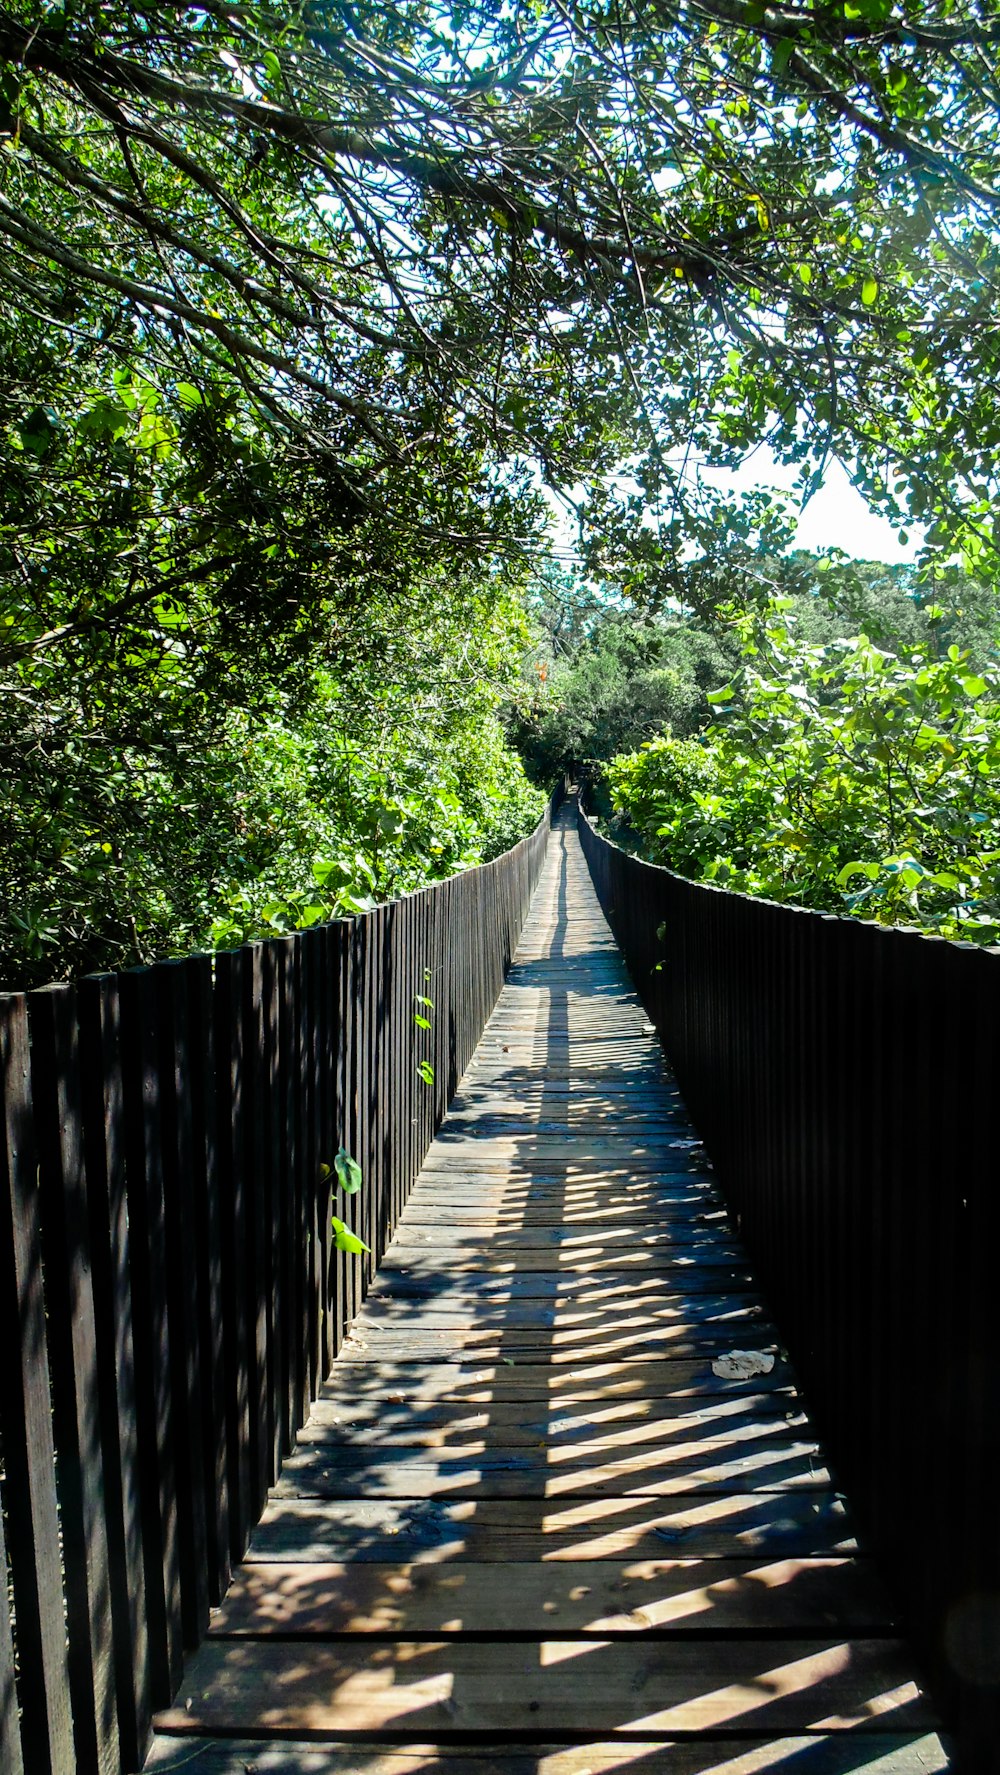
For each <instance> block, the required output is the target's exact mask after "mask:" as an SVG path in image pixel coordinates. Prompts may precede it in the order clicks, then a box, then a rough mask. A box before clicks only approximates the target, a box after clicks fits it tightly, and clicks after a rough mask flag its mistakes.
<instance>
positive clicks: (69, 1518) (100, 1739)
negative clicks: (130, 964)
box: [29, 986, 118, 1775]
mask: <svg viewBox="0 0 1000 1775" xmlns="http://www.w3.org/2000/svg"><path fill="white" fill-rule="evenodd" d="M29 1028H30V1035H31V1094H32V1100H33V1103H34V1111H35V1130H36V1140H37V1144H38V1161H39V1171H38V1175H39V1187H40V1195H41V1211H42V1251H43V1260H44V1265H45V1293H46V1303H47V1307H48V1333H49V1336H48V1343H49V1364H50V1374H51V1381H52V1406H53V1421H54V1427H55V1440H56V1450H57V1465H56V1477H57V1486H58V1493H59V1507H60V1511H59V1513H60V1521H61V1525H62V1550H63V1567H64V1573H65V1588H66V1619H67V1641H68V1648H69V1681H70V1704H71V1707H72V1711H73V1730H74V1739H75V1743H76V1755H77V1764H78V1767H79V1768H80V1770H81V1771H86V1772H87V1775H89V1772H90V1771H96V1772H98V1775H112V1772H113V1771H115V1770H117V1767H118V1723H117V1708H116V1701H115V1660H114V1633H113V1629H112V1615H111V1573H110V1567H109V1561H108V1541H107V1533H106V1529H105V1515H104V1510H105V1499H104V1461H103V1451H102V1448H101V1425H100V1412H99V1405H98V1382H99V1365H98V1360H97V1333H96V1328H95V1324H94V1296H93V1272H92V1269H91V1260H90V1229H89V1223H88V1213H87V1182H86V1172H85V1169H84V1152H83V1124H82V1117H81V1111H80V1063H79V1042H78V1031H77V1021H76V994H75V992H74V990H73V988H72V987H71V986H52V987H47V988H44V989H43V990H42V991H40V992H34V993H32V994H31V997H30V1000H29Z"/></svg>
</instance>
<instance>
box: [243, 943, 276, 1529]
mask: <svg viewBox="0 0 1000 1775" xmlns="http://www.w3.org/2000/svg"><path fill="white" fill-rule="evenodd" d="M240 959H241V967H240V989H241V1018H242V1046H243V1090H244V1105H243V1133H244V1147H243V1175H244V1179H245V1184H244V1189H245V1197H246V1221H245V1225H246V1275H245V1290H246V1307H245V1311H246V1323H247V1359H248V1363H249V1367H248V1372H247V1398H248V1418H249V1423H248V1431H249V1447H248V1461H249V1468H250V1514H251V1516H252V1518H253V1519H254V1520H256V1518H257V1516H258V1515H259V1514H260V1511H261V1510H262V1509H263V1506H264V1500H265V1498H266V1497H267V1490H268V1486H269V1485H270V1484H271V1481H272V1479H273V1477H274V1476H275V1472H276V1469H275V1467H274V1462H273V1450H272V1438H271V1436H270V1434H269V1424H268V1391H269V1389H268V1342H269V1335H270V1304H271V1301H270V1296H271V1276H270V1267H271V1214H270V1188H271V1183H272V1179H271V1175H270V1164H269V1159H270V1148H269V1143H268V1086H269V1080H268V1077H267V1029H266V1016H265V1014H266V1005H265V988H264V949H263V944H261V943H248V944H246V945H245V946H244V948H243V949H241V951H240Z"/></svg>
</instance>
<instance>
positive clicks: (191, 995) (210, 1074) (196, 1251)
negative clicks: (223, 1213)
mask: <svg viewBox="0 0 1000 1775" xmlns="http://www.w3.org/2000/svg"><path fill="white" fill-rule="evenodd" d="M184 968H185V972H186V974H187V980H188V1004H189V1008H190V1023H189V1048H188V1055H189V1075H188V1084H189V1087H190V1092H191V1178H192V1198H193V1210H192V1217H191V1223H190V1226H189V1229H188V1232H189V1241H190V1244H189V1249H190V1253H191V1259H190V1261H191V1262H192V1264H193V1267H194V1270H195V1277H196V1298H197V1312H198V1328H199V1329H198V1355H199V1362H200V1369H201V1377H200V1398H201V1414H202V1433H201V1447H202V1491H203V1496H204V1500H205V1543H206V1544H205V1563H206V1569H207V1581H208V1595H209V1601H210V1602H211V1603H212V1604H216V1603H219V1602H221V1600H222V1597H223V1595H224V1594H225V1591H226V1588H227V1586H228V1583H229V1570H230V1565H229V1481H228V1472H227V1467H228V1459H227V1432H226V1392H225V1372H226V1370H225V1332H224V1328H223V1310H222V1225H221V1217H220V1208H219V1182H218V1106H217V1101H216V1066H215V1028H214V1015H213V1007H214V990H215V989H214V965H213V960H212V957H211V956H208V955H197V956H192V957H191V958H190V959H189V960H188V961H186V962H185V963H184Z"/></svg>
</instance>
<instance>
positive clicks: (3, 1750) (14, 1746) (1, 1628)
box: [0, 1510, 24, 1775]
mask: <svg viewBox="0 0 1000 1775" xmlns="http://www.w3.org/2000/svg"><path fill="white" fill-rule="evenodd" d="M0 1580H2V1581H3V1587H4V1589H3V1600H2V1601H0V1769H3V1770H4V1771H5V1775H24V1759H23V1757H22V1755H21V1726H20V1722H19V1719H18V1708H17V1689H16V1687H15V1684H14V1638H13V1634H12V1632H11V1619H10V1611H9V1609H8V1607H7V1596H6V1591H7V1547H6V1543H5V1541H4V1532H3V1511H2V1510H0Z"/></svg>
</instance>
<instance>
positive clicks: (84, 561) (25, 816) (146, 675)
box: [0, 327, 540, 985]
mask: <svg viewBox="0 0 1000 1775" xmlns="http://www.w3.org/2000/svg"><path fill="white" fill-rule="evenodd" d="M0 369H2V370H3V371H5V372H6V374H0V477H2V483H3V486H4V503H3V509H2V513H0V693H2V694H0V793H2V802H3V810H4V827H5V837H6V839H7V842H6V844H5V845H4V847H3V850H2V852H0V966H2V972H3V977H4V978H5V979H6V980H7V982H8V983H9V984H11V985H23V984H30V983H35V982H38V981H41V980H45V979H49V978H51V977H53V975H55V974H65V973H68V972H79V971H82V970H84V969H87V968H95V967H110V966H116V965H120V964H123V963H127V962H130V961H138V960H148V959H150V958H151V957H153V956H155V955H158V954H163V953H177V952H178V951H180V950H183V949H185V948H189V947H191V946H197V945H202V944H204V943H206V942H209V941H216V942H234V941H238V940H240V939H241V938H242V937H244V936H249V935H254V934H257V933H259V932H261V931H267V930H269V929H284V928H288V926H289V925H291V924H294V923H301V922H304V923H309V922H313V921H314V920H315V919H316V918H318V917H321V916H327V915H330V914H331V913H335V912H341V911H345V910H350V909H351V907H352V906H355V905H357V904H359V903H364V902H365V901H366V900H368V899H370V898H371V897H374V896H379V897H384V896H385V895H387V894H395V893H399V892H405V891H406V890H407V889H408V888H410V887H413V886H415V885H417V884H418V883H419V882H423V881H426V880H431V879H436V878H438V877H439V876H441V875H443V874H446V873H448V872H449V871H450V870H452V869H455V868H460V867H464V866H466V865H468V864H469V863H471V862H475V861H478V860H479V859H480V858H481V857H483V856H487V855H492V854H495V852H496V850H497V849H498V848H501V849H502V848H503V847H504V845H505V843H506V841H507V838H508V837H509V836H510V835H511V833H512V832H513V833H514V835H515V836H516V837H520V836H521V835H522V833H523V832H524V831H525V830H527V829H528V828H529V827H530V825H531V824H533V821H534V818H535V817H537V809H538V806H539V799H540V798H539V797H538V796H537V795H536V794H534V793H533V792H532V791H530V790H529V789H528V786H527V784H526V782H525V780H524V777H523V774H522V773H521V772H520V770H519V767H518V766H517V763H516V760H514V759H513V758H512V757H511V755H510V754H509V752H508V751H507V750H506V748H505V746H504V743H503V738H502V734H501V732H500V729H499V727H498V724H497V720H496V717H495V715H494V713H493V711H494V708H495V706H496V704H497V702H498V700H499V698H500V696H501V694H502V692H503V690H504V688H505V686H506V683H507V681H508V679H509V677H510V674H511V672H512V670H513V669H514V662H515V660H516V656H517V652H518V650H519V648H520V646H521V645H523V623H522V619H521V616H520V614H519V603H518V597H517V586H516V581H515V580H514V579H513V578H512V577H511V576H510V575H509V574H505V573H503V572H500V571H498V570H497V569H496V567H495V565H494V564H492V563H491V562H490V560H489V558H488V557H476V558H473V556H472V554H471V553H470V551H469V550H467V549H466V548H465V546H464V545H462V544H456V546H455V547H454V548H452V549H450V550H449V549H448V548H447V547H446V546H445V545H444V544H443V543H442V542H441V540H440V538H438V539H436V540H435V541H434V543H433V544H432V545H431V544H429V543H427V542H426V541H425V540H423V538H422V536H421V533H420V531H419V530H416V531H411V532H409V533H407V532H405V531H403V530H397V531H395V532H394V531H393V530H392V529H391V527H390V526H388V525H386V524H385V523H384V521H383V520H382V519H381V518H379V517H377V516H372V515H371V514H366V513H363V512H360V511H358V510H357V509H355V508H354V507H353V506H352V503H351V500H350V498H349V497H348V494H347V492H346V491H345V483H344V481H343V477H342V476H340V475H339V474H338V473H337V471H336V470H335V469H334V468H333V467H332V465H330V464H329V463H328V462H327V463H326V465H325V471H324V464H323V463H322V462H320V463H319V464H316V463H314V462H313V461H311V459H310V458H309V457H308V455H307V454H305V453H303V452H301V451H300V450H298V449H297V448H296V447H294V446H290V445H289V444H288V443H287V441H285V442H282V440H280V439H278V438H276V437H275V436H274V434H272V433H269V432H267V431H264V430H262V429H261V428H260V427H259V426H258V425H257V424H256V423H255V421H254V418H253V414H252V412H251V411H250V410H249V409H248V408H247V407H246V406H245V405H240V404H239V403H238V402H236V401H229V400H222V401H220V403H219V404H218V405H216V404H215V403H214V400H213V401H210V402H207V403H206V402H202V403H200V404H199V405H197V406H191V407H190V408H189V407H188V406H186V404H185V397H183V396H180V395H178V394H177V391H176V390H175V389H172V388H171V387H170V386H169V385H167V384H165V383H163V382H161V381H160V380H157V379H155V378H153V377H152V376H151V375H150V374H148V373H142V372H140V370H139V369H138V368H137V367H130V368H128V369H126V368H123V367H119V368H117V369H112V368H111V367H110V366H109V365H108V364H107V362H106V361H105V359H104V358H103V356H102V355H101V354H99V353H98V354H94V353H92V352H89V351H87V352H84V353H83V354H82V355H78V356H74V357H70V358H61V357H60V356H59V354H58V352H57V351H56V350H55V349H53V347H52V346H51V344H49V343H47V342H46V341H45V339H44V337H43V336H42V334H41V331H40V330H38V329H36V330H34V331H32V330H31V329H24V330H22V331H20V332H17V333H15V332H12V331H10V330H8V331H6V332H5V331H4V330H3V328H2V327H0ZM31 389H34V390H35V391H36V392H37V393H40V394H41V395H42V396H43V398H44V400H45V403H46V404H45V409H44V414H43V416H42V417H43V418H44V421H45V423H44V426H43V424H42V419H41V418H39V419H38V421H37V430H36V431H32V429H31V427H30V426H28V425H27V422H26V421H25V420H24V418H23V413H24V407H25V404H26V401H27V398H28V393H29V390H31ZM433 498H434V492H433V488H432V489H431V490H430V492H429V495H428V499H429V502H430V503H433ZM445 588H446V590H445Z"/></svg>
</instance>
